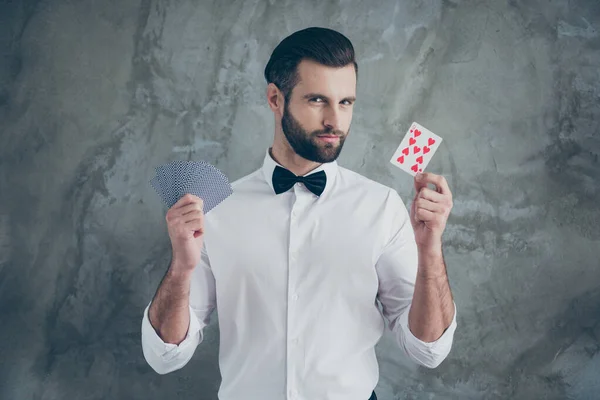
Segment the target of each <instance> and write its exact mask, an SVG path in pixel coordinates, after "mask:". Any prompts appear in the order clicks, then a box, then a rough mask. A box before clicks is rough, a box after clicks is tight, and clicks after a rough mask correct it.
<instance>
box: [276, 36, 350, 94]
mask: <svg viewBox="0 0 600 400" xmlns="http://www.w3.org/2000/svg"><path fill="white" fill-rule="evenodd" d="M303 59H310V60H313V61H316V62H318V63H319V64H323V65H326V66H328V67H339V68H341V67H345V66H346V65H348V64H350V63H353V64H354V71H355V72H356V75H357V79H358V64H356V60H355V58H354V47H353V46H352V42H350V40H349V39H348V38H347V37H346V36H344V35H342V34H341V33H339V32H337V31H334V30H333V29H328V28H319V27H311V28H306V29H302V30H300V31H297V32H294V33H292V34H291V35H290V36H288V37H286V38H285V39H283V40H282V41H281V42H280V43H279V44H278V45H277V47H275V50H273V53H272V54H271V58H270V59H269V62H268V63H267V66H266V67H265V79H266V80H267V84H269V83H271V82H272V83H274V84H275V85H276V86H277V87H278V88H279V90H281V92H282V93H283V95H284V97H285V102H286V103H287V102H288V101H289V99H290V96H291V94H292V89H294V86H296V84H297V83H298V80H299V79H300V77H299V76H298V64H300V62H301V61H302V60H303Z"/></svg>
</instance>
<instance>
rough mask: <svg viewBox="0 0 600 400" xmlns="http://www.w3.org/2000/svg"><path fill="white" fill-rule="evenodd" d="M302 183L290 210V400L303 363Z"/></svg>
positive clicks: (295, 393)
mask: <svg viewBox="0 0 600 400" xmlns="http://www.w3.org/2000/svg"><path fill="white" fill-rule="evenodd" d="M299 185H302V184H301V183H297V184H296V186H295V187H294V189H295V190H294V192H295V194H296V201H295V202H294V203H293V205H292V209H291V212H290V247H289V252H288V265H289V267H288V302H287V304H288V310H287V311H288V312H287V398H288V399H289V400H298V399H299V393H298V383H299V382H296V380H295V377H296V376H298V374H297V373H296V372H297V371H296V370H295V368H297V366H298V365H301V363H302V362H303V360H301V359H300V357H303V355H302V354H301V352H300V351H299V348H300V346H299V345H300V339H301V338H300V337H299V334H300V332H299V330H298V328H297V327H296V322H297V321H299V320H300V316H299V315H298V313H299V312H300V310H299V308H298V300H299V299H300V296H301V293H298V271H299V268H301V267H302V266H301V265H300V263H301V258H300V246H301V244H302V237H301V236H302V235H301V233H300V231H299V230H300V227H299V217H300V215H301V214H302V213H303V212H304V208H305V206H306V204H305V203H306V201H308V199H307V197H306V196H308V195H309V194H308V193H305V189H304V188H303V187H299Z"/></svg>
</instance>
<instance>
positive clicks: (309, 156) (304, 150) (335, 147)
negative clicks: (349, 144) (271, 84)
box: [281, 102, 350, 163]
mask: <svg viewBox="0 0 600 400" xmlns="http://www.w3.org/2000/svg"><path fill="white" fill-rule="evenodd" d="M281 129H282V130H283V134H284V135H285V137H286V139H287V141H288V142H289V144H290V146H291V147H292V149H293V150H294V152H295V153H296V154H298V155H299V156H300V157H302V158H304V159H306V160H309V161H313V162H317V163H329V162H332V161H335V160H336V159H337V158H338V156H339V155H340V152H341V151H342V147H344V141H345V140H346V135H347V134H348V133H350V128H348V132H347V133H346V134H344V132H342V131H339V130H333V129H326V130H317V131H313V132H311V133H308V132H307V131H306V130H304V128H302V126H301V125H300V122H298V120H297V119H296V118H294V116H293V115H292V114H291V113H290V111H289V110H288V103H287V102H286V103H285V105H284V107H283V117H282V118H281ZM317 135H337V136H339V139H338V141H337V143H329V142H324V141H321V140H320V139H319V138H317Z"/></svg>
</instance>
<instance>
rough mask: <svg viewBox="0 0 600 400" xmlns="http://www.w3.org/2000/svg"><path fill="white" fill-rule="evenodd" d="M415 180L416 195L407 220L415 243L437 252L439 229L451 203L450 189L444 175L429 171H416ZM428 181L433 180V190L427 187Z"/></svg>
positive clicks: (442, 226)
mask: <svg viewBox="0 0 600 400" xmlns="http://www.w3.org/2000/svg"><path fill="white" fill-rule="evenodd" d="M419 177H420V178H421V179H418V178H419ZM414 183H415V190H416V195H415V198H414V199H413V202H412V204H411V206H410V222H411V224H412V226H413V230H414V232H415V241H416V242H417V247H418V248H419V251H421V252H427V253H439V252H441V250H442V233H443V232H444V229H445V228H446V221H448V216H449V215H450V210H451V209H452V205H453V204H452V192H451V191H450V188H449V187H448V182H446V178H444V177H443V176H441V175H436V174H432V173H430V172H423V173H421V174H417V175H416V176H415V178H414ZM428 183H431V184H433V185H434V186H435V190H434V189H430V188H428V187H427V184H428Z"/></svg>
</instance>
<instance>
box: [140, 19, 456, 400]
mask: <svg viewBox="0 0 600 400" xmlns="http://www.w3.org/2000/svg"><path fill="white" fill-rule="evenodd" d="M357 71H358V67H357V65H356V62H355V59H354V49H353V47H352V44H351V43H350V41H349V40H348V39H347V38H346V37H345V36H343V35H341V34H340V33H338V32H335V31H333V30H329V29H323V28H308V29H305V30H302V31H299V32H296V33H294V34H292V35H291V36H289V37H288V38H286V39H284V40H283V41H282V42H281V43H280V44H279V45H278V46H277V47H276V48H275V50H274V51H273V54H272V56H271V59H270V60H269V62H268V64H267V66H266V68H265V78H266V79H267V83H268V87H267V101H268V104H269V107H271V110H272V111H273V113H274V116H275V137H274V141H273V144H272V146H271V147H270V148H269V149H268V150H267V151H266V154H265V158H264V163H263V165H262V167H261V168H259V169H258V170H256V171H254V172H253V173H251V174H249V175H247V176H245V177H243V178H241V179H239V180H237V181H235V182H233V183H232V186H233V189H234V193H233V194H232V195H231V196H230V197H228V198H227V199H226V200H225V201H223V202H222V203H221V204H219V206H218V207H216V208H215V209H213V210H212V211H211V212H210V214H209V215H206V216H205V215H204V214H203V212H202V204H203V201H202V199H200V198H198V197H197V196H193V195H190V194H188V195H186V196H184V197H183V198H181V199H180V200H179V201H178V202H177V203H176V204H175V205H174V206H173V207H171V209H169V211H168V212H167V216H166V220H167V225H168V230H169V236H170V239H171V244H172V248H173V258H172V261H171V265H170V266H169V269H168V271H167V274H166V275H165V277H164V279H163V281H162V282H161V284H160V286H159V288H158V290H157V292H156V295H155V296H154V299H153V300H152V301H151V303H150V304H149V305H148V307H147V308H146V310H145V312H144V317H143V321H142V345H143V352H144V356H145V357H146V360H147V362H148V363H149V364H150V366H152V368H154V370H155V371H156V372H158V373H160V374H165V373H169V372H171V371H174V370H177V369H180V368H182V367H183V366H184V365H186V364H187V362H188V361H189V360H190V358H191V357H192V355H193V353H194V351H195V349H196V347H197V345H198V344H199V343H200V342H202V340H203V328H204V327H205V326H206V325H207V324H208V323H209V321H210V316H211V314H212V311H213V310H215V309H216V308H217V305H218V317H219V328H220V335H221V336H220V339H221V340H220V352H219V365H220V370H221V376H222V382H221V387H220V389H219V399H221V400H242V399H244V400H249V399H257V400H258V399H261V400H263V399H268V400H280V399H281V400H283V399H306V400H309V399H310V400H315V399H327V400H342V399H343V400H366V399H369V398H370V399H376V398H377V397H376V395H375V392H374V390H373V389H374V388H375V386H376V385H377V381H378V378H379V368H378V364H377V359H376V355H375V350H374V347H375V345H376V344H377V342H378V341H379V339H380V338H381V336H382V335H383V330H384V328H385V319H387V320H388V321H389V328H390V329H391V330H392V331H393V332H394V334H395V337H396V341H397V344H398V346H399V348H400V349H401V350H402V351H403V352H404V353H405V354H406V355H407V356H408V357H410V358H411V359H412V360H414V361H415V362H417V363H419V364H420V365H423V366H426V367H429V368H435V367H437V366H438V365H439V364H440V363H441V362H442V361H443V360H444V359H445V358H446V356H447V355H448V353H449V351H450V349H451V346H452V341H453V335H454V331H455V329H456V305H455V304H454V301H453V298H452V294H451V291H450V287H449V284H448V278H447V274H446V267H445V264H444V260H443V256H442V232H443V230H444V228H445V224H446V221H447V218H448V214H449V212H450V209H451V207H452V195H451V192H450V189H449V188H448V185H447V182H446V180H445V179H444V178H443V177H442V176H438V175H435V174H432V173H425V174H422V175H420V176H421V177H422V179H420V180H418V179H416V178H415V189H416V195H415V198H414V199H413V202H412V205H411V210H410V214H409V212H408V210H407V209H406V207H405V205H404V203H403V202H402V200H401V199H400V196H399V195H398V193H397V192H396V191H395V190H394V189H391V188H389V187H386V186H384V185H382V184H379V183H377V182H374V181H372V180H369V179H367V178H365V177H363V176H361V175H359V174H357V173H355V172H353V171H350V170H348V169H345V168H343V167H340V166H338V165H337V162H336V161H335V160H336V159H337V157H338V156H339V154H340V152H341V150H342V147H343V145H344V142H345V140H346V138H347V136H348V134H349V132H350V123H351V120H352V111H353V106H354V101H355V97H356V79H357ZM428 183H431V184H433V185H434V186H435V187H436V190H432V189H430V188H428V187H427V184H428ZM378 304H381V307H382V311H380V309H379V307H378ZM369 396H370V397H369Z"/></svg>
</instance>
